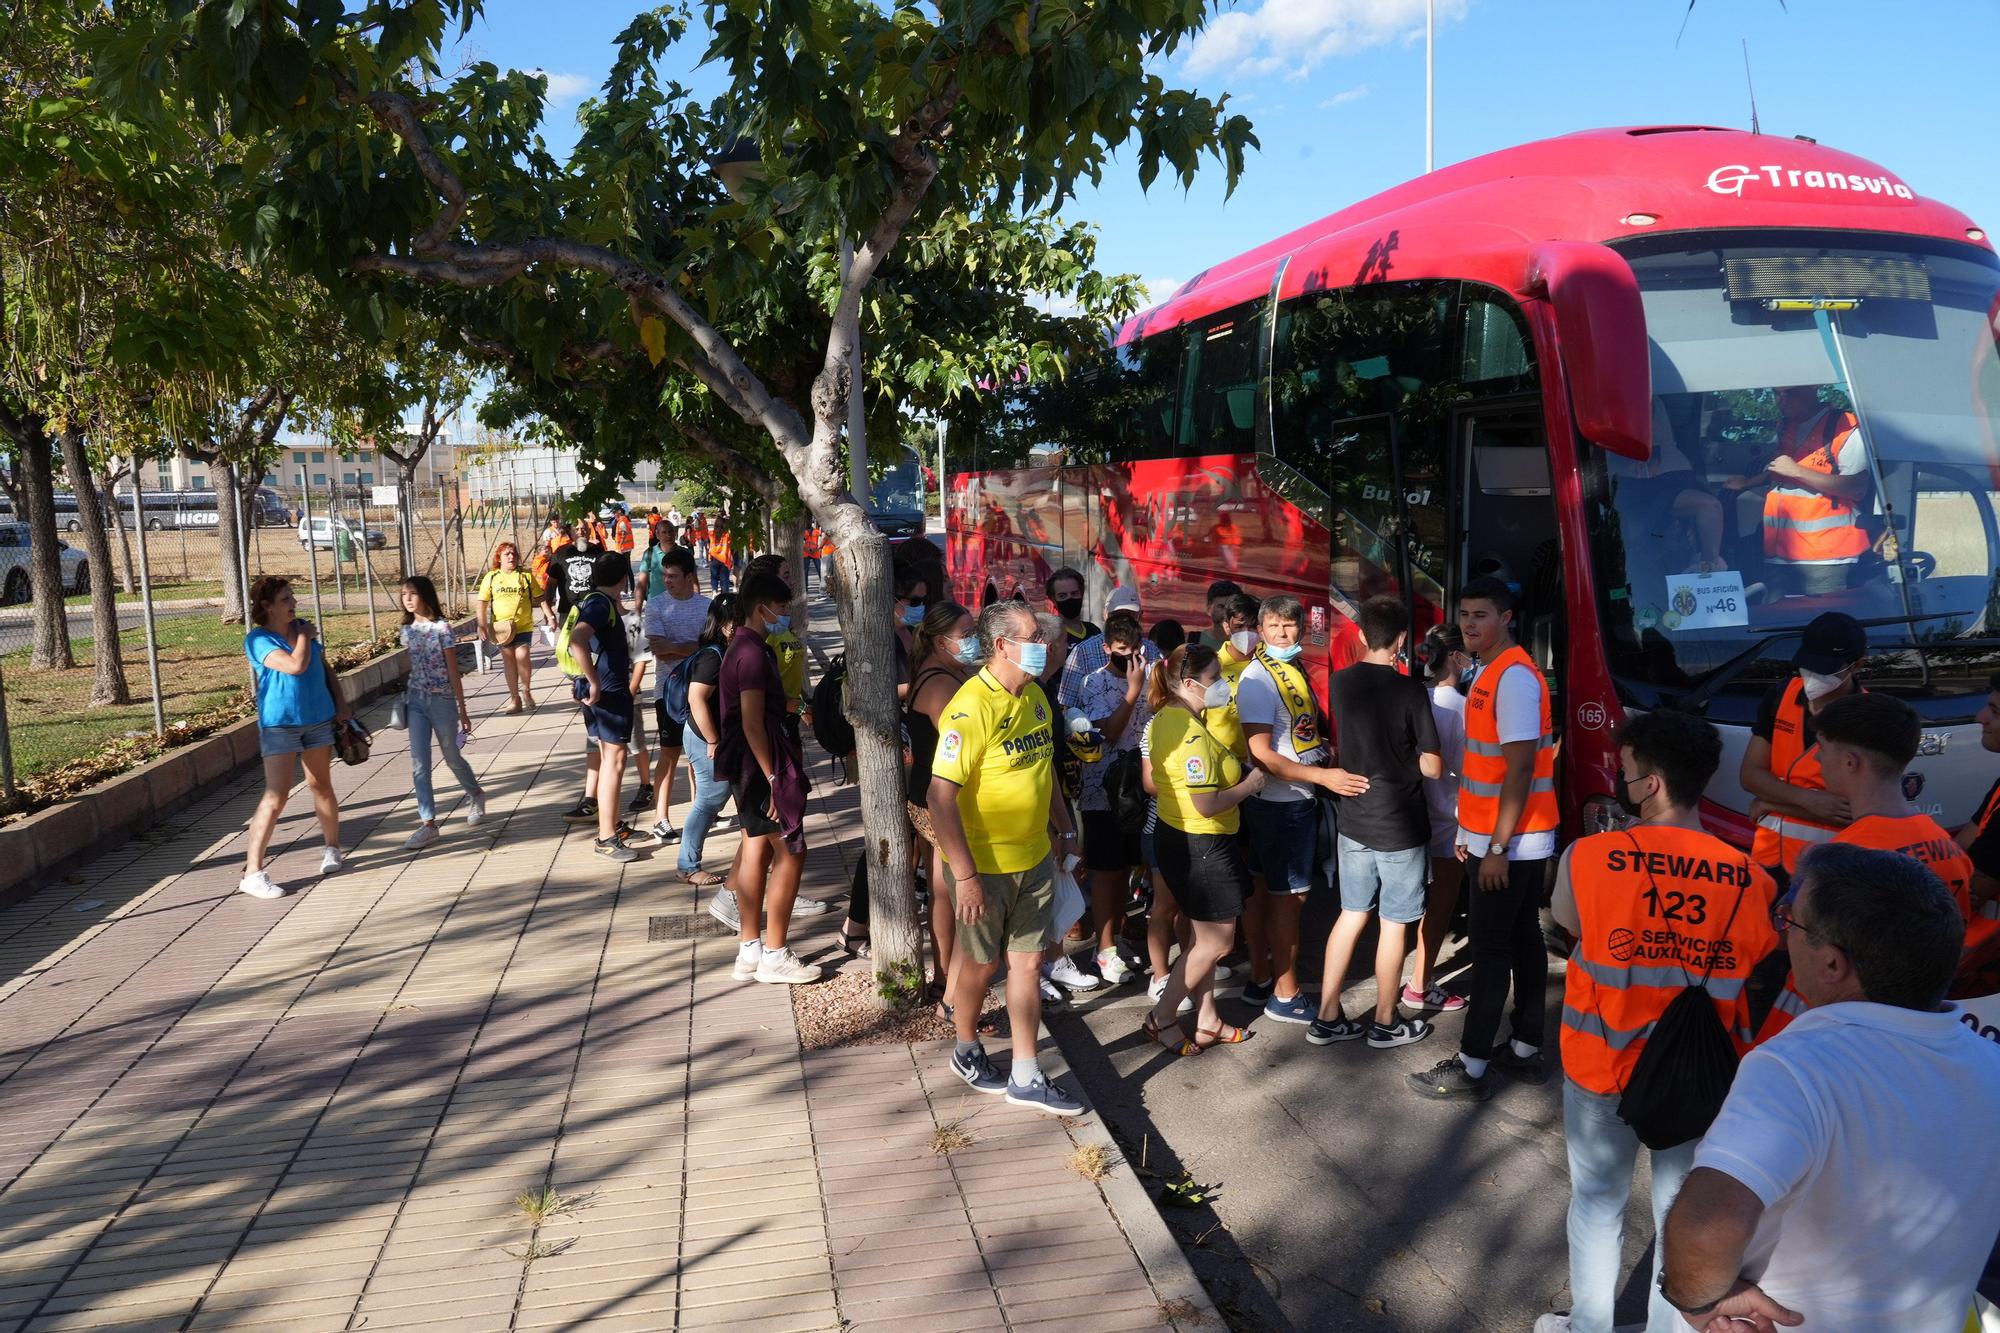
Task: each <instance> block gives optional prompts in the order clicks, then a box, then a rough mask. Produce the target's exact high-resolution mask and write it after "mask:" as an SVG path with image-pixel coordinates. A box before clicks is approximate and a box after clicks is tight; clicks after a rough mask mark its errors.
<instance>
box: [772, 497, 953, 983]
mask: <svg viewBox="0 0 2000 1333" xmlns="http://www.w3.org/2000/svg"><path fill="white" fill-rule="evenodd" d="M816 517H818V518H819V520H820V523H821V525H822V526H823V527H824V528H825V529H826V530H827V531H828V532H831V533H832V534H833V539H834V543H835V545H836V546H837V547H838V548H839V549H838V550H837V551H836V553H835V560H836V561H837V562H838V563H839V565H840V578H839V580H838V581H837V582H836V583H835V585H834V604H835V606H836V607H837V608H838V610H839V614H840V635H841V642H842V643H843V645H844V646H845V649H846V653H847V690H846V698H847V720H848V721H849V722H851V723H852V724H853V725H854V749H855V764H856V771H857V781H858V782H859V784H860V788H861V827H862V828H864V829H866V830H867V834H866V836H865V837H864V838H863V840H862V847H861V853H862V857H863V859H864V860H865V861H866V862H867V865H868V941H869V949H870V952H871V953H872V954H873V955H874V961H875V980H876V988H877V992H878V993H879V994H880V995H881V996H882V997H883V998H884V999H885V1000H889V999H900V1000H902V1001H903V1002H905V1003H909V1002H913V1001H914V1000H915V999H916V998H918V997H919V996H920V995H921V993H922V985H921V982H922V978H923V963H922V957H921V954H920V952H919V945H920V937H919V935H918V932H917V898H916V886H915V883H914V882H913V881H912V879H911V877H910V822H909V817H908V815H906V814H905V813H904V811H903V792H904V774H903V719H902V714H901V711H900V710H899V708H898V707H897V703H896V645H895V629H894V627H893V626H892V625H891V623H890V622H891V620H892V619H893V618H894V616H893V613H894V611H895V605H896V599H895V595H894V589H893V587H892V584H891V579H890V574H889V541H888V538H886V537H884V536H883V535H882V534H881V533H880V532H879V531H877V530H876V529H875V527H874V525H873V524H871V523H869V522H868V519H867V517H866V515H864V514H863V513H862V512H861V509H860V507H859V506H858V505H853V504H843V505H840V506H839V507H838V508H836V509H834V510H833V511H832V512H831V513H826V514H819V515H816ZM791 542H792V544H793V545H794V546H795V545H796V538H793V539H791ZM786 558H787V559H790V558H791V554H790V552H788V553H787V557H786ZM932 892H934V893H948V892H950V886H948V885H936V886H933V889H932ZM940 980H942V978H940Z"/></svg>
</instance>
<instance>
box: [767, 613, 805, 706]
mask: <svg viewBox="0 0 2000 1333" xmlns="http://www.w3.org/2000/svg"><path fill="white" fill-rule="evenodd" d="M764 642H765V643H766V644H767V645H768V646H769V647H770V649H771V652H772V653H773V654H775V655H776V657H777V659H778V679H779V680H780V681H781V682H783V684H784V686H785V698H786V699H788V700H790V701H791V702H792V703H798V702H799V701H800V700H801V699H803V698H804V697H805V692H806V646H805V645H804V644H803V643H800V642H799V636H798V635H797V634H794V633H793V632H792V631H791V630H780V631H779V632H778V633H776V634H770V635H766V636H765V638H764Z"/></svg>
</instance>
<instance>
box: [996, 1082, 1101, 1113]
mask: <svg viewBox="0 0 2000 1333" xmlns="http://www.w3.org/2000/svg"><path fill="white" fill-rule="evenodd" d="M973 1086H974V1087H979V1085H978V1084H976V1083H975V1084H973ZM980 1091H981V1092H984V1091H985V1089H984V1088H980ZM1007 1100H1008V1101H1010V1102H1012V1103H1013V1104H1014V1105H1016V1106H1025V1107H1027V1108H1028V1109H1029V1110H1030V1111H1040V1112H1041V1113H1042V1114H1043V1115H1061V1116H1071V1115H1082V1114H1083V1103H1082V1102H1080V1101H1078V1100H1077V1099H1076V1098H1074V1097H1072V1096H1070V1095H1069V1094H1068V1093H1066V1092H1064V1091H1063V1090H1062V1089H1060V1088H1058V1087H1057V1086H1056V1085H1055V1084H1053V1083H1051V1082H1049V1081H1048V1080H1047V1079H1045V1078H1037V1079H1036V1080H1035V1081H1034V1082H1033V1083H1030V1084H1028V1085H1027V1086H1026V1087H1022V1086H1021V1085H1020V1084H1018V1083H1009V1084H1008V1085H1007Z"/></svg>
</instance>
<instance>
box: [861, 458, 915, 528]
mask: <svg viewBox="0 0 2000 1333" xmlns="http://www.w3.org/2000/svg"><path fill="white" fill-rule="evenodd" d="M885 461H886V462H887V464H888V466H886V467H883V466H881V465H880V464H877V465H875V466H874V467H872V468H871V469H870V471H871V472H873V473H874V480H873V481H872V482H871V483H870V485H871V489H872V490H873V491H874V494H873V495H872V496H871V497H870V498H869V510H870V512H871V513H874V514H877V515H895V516H903V515H911V514H914V515H917V516H918V517H922V515H923V512H924V469H923V464H922V463H921V462H919V461H918V459H917V455H916V452H915V451H914V450H912V449H907V448H906V449H904V450H902V451H901V452H900V453H897V454H891V455H890V456H889V458H888V459H887V460H885Z"/></svg>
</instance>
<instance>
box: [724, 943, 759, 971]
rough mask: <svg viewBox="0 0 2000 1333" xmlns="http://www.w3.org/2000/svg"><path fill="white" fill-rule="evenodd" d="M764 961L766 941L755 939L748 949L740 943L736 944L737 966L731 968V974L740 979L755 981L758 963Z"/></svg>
mask: <svg viewBox="0 0 2000 1333" xmlns="http://www.w3.org/2000/svg"><path fill="white" fill-rule="evenodd" d="M763 961H764V941H762V940H753V941H751V944H750V947H749V948H747V949H746V948H744V947H743V946H742V945H740V944H739V945H737V946H736V966H735V967H734V968H732V969H730V973H729V975H730V976H732V977H735V978H736V979H737V980H738V981H755V980H756V979H757V965H758V964H759V963H762V962H763Z"/></svg>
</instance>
